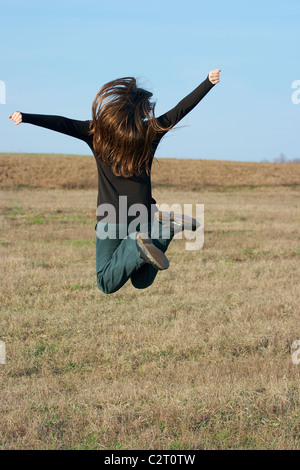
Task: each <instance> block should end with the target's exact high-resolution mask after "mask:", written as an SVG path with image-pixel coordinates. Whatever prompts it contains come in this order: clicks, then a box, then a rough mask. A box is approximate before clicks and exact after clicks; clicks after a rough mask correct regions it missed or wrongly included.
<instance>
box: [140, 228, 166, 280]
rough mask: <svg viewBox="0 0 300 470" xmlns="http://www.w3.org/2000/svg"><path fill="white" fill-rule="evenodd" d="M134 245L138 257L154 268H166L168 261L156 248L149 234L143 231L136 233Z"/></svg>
mask: <svg viewBox="0 0 300 470" xmlns="http://www.w3.org/2000/svg"><path fill="white" fill-rule="evenodd" d="M136 246H137V249H138V252H139V255H140V258H141V259H142V260H143V261H145V262H146V263H148V264H151V265H152V266H153V267H154V268H156V269H158V270H160V271H162V270H164V269H168V267H169V261H168V258H167V257H166V255H165V254H164V253H163V252H162V251H161V250H160V249H159V248H157V247H156V246H155V245H154V243H153V242H152V240H151V238H150V237H149V235H146V234H145V233H138V234H137V237H136Z"/></svg>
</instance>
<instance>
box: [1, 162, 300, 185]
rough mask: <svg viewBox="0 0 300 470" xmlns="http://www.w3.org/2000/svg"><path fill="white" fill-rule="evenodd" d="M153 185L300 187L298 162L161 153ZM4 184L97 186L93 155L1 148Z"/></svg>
mask: <svg viewBox="0 0 300 470" xmlns="http://www.w3.org/2000/svg"><path fill="white" fill-rule="evenodd" d="M152 184H153V187H155V186H169V187H178V188H181V189H186V190H194V191H195V190H201V189H203V190H204V189H205V190H215V189H219V190H226V189H228V188H233V187H240V188H243V187H245V188H249V187H251V188H255V187H264V188H267V187H270V186H271V187H273V186H278V187H279V186H282V187H284V186H300V165H299V164H297V163H284V164H283V163H266V162H262V163H249V162H231V161H219V160H191V159H169V158H165V159H164V158H160V159H159V160H156V159H155V160H154V162H153V166H152ZM0 186H1V187H12V186H28V187H42V188H65V189H74V188H82V189H96V188H97V171H96V164H95V160H94V158H93V157H92V156H90V157H89V156H72V155H46V154H9V153H2V154H0Z"/></svg>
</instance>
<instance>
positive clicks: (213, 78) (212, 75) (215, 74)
mask: <svg viewBox="0 0 300 470" xmlns="http://www.w3.org/2000/svg"><path fill="white" fill-rule="evenodd" d="M220 72H221V69H216V70H212V71H211V72H209V75H208V78H209V81H210V82H211V83H212V84H213V85H216V83H219V81H220Z"/></svg>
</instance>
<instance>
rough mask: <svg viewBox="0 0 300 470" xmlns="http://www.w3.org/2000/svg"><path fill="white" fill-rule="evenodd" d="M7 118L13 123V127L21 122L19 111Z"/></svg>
mask: <svg viewBox="0 0 300 470" xmlns="http://www.w3.org/2000/svg"><path fill="white" fill-rule="evenodd" d="M8 117H9V119H11V120H12V121H13V122H14V123H15V126H17V125H18V124H20V123H21V122H22V114H21V113H19V111H15V112H14V113H12V114H11V115H10V116H8Z"/></svg>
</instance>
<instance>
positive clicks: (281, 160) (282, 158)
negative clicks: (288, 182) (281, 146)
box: [262, 153, 300, 163]
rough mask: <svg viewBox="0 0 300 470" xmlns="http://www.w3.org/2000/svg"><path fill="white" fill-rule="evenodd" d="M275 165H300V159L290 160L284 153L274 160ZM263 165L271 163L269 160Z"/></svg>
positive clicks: (263, 161) (264, 161)
mask: <svg viewBox="0 0 300 470" xmlns="http://www.w3.org/2000/svg"><path fill="white" fill-rule="evenodd" d="M273 162H274V163H300V158H293V159H291V160H290V159H288V158H286V156H285V155H284V153H281V154H280V155H279V157H277V158H274V160H273ZM262 163H270V162H269V160H266V159H265V160H262Z"/></svg>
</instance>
